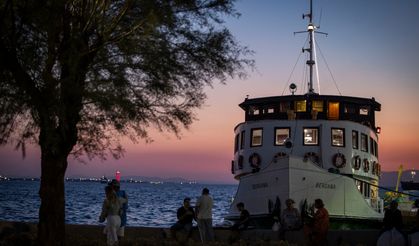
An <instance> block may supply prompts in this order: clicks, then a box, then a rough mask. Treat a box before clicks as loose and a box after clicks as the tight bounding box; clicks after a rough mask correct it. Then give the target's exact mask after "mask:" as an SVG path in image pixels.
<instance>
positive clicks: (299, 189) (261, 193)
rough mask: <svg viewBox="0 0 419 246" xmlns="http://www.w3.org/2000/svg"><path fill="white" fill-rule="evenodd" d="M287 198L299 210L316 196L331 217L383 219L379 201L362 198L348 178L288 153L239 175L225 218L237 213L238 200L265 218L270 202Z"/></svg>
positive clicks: (269, 211) (271, 207)
mask: <svg viewBox="0 0 419 246" xmlns="http://www.w3.org/2000/svg"><path fill="white" fill-rule="evenodd" d="M288 198H291V199H293V200H294V201H295V202H296V205H297V206H298V207H299V208H300V209H301V207H302V206H303V204H304V202H306V203H307V204H308V205H309V206H308V207H310V205H311V204H313V203H314V200H315V199H318V198H320V199H322V200H323V202H324V203H325V207H326V209H327V210H328V211H329V214H330V217H331V218H335V219H342V220H347V219H356V220H365V219H366V220H381V219H382V218H383V213H382V201H381V200H379V201H371V200H369V199H365V198H364V197H363V195H362V194H361V193H360V192H359V191H358V189H357V187H356V184H355V180H354V179H352V178H351V177H348V176H344V175H342V174H336V173H330V172H328V171H327V170H325V169H323V168H320V167H318V166H317V165H315V164H314V163H312V162H311V161H310V160H304V159H303V158H301V157H298V156H287V157H282V158H280V159H278V160H277V161H276V162H272V163H271V164H270V165H268V166H267V167H266V168H264V169H262V170H260V171H259V172H256V173H252V174H248V175H244V176H242V177H241V178H240V185H239V187H238V190H237V193H236V196H235V199H234V202H233V203H232V205H231V207H230V211H229V216H228V217H227V219H229V218H230V219H234V218H237V217H238V216H239V213H238V211H237V210H236V204H237V203H239V202H243V203H244V204H245V207H246V209H247V210H248V211H249V212H250V214H251V215H252V216H254V217H266V216H269V215H270V214H271V212H272V209H273V206H272V204H275V203H277V201H278V199H279V201H280V202H281V204H282V209H284V208H285V207H284V202H285V200H286V199H288ZM274 206H275V205H274ZM277 206H278V204H277Z"/></svg>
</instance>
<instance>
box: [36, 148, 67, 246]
mask: <svg viewBox="0 0 419 246" xmlns="http://www.w3.org/2000/svg"><path fill="white" fill-rule="evenodd" d="M41 149H43V148H41ZM42 152H49V151H44V149H43V150H42ZM49 153H50V152H49ZM41 167H42V174H41V187H40V190H39V196H40V198H41V207H40V209H39V224H38V243H39V245H45V246H51V245H64V238H65V194H64V175H65V171H66V169H67V156H57V155H52V154H45V153H42V160H41Z"/></svg>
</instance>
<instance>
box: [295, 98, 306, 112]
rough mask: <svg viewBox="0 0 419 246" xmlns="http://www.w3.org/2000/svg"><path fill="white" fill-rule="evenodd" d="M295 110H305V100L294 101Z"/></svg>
mask: <svg viewBox="0 0 419 246" xmlns="http://www.w3.org/2000/svg"><path fill="white" fill-rule="evenodd" d="M295 111H296V112H306V111H307V101H306V100H302V101H295Z"/></svg>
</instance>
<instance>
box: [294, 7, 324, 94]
mask: <svg viewBox="0 0 419 246" xmlns="http://www.w3.org/2000/svg"><path fill="white" fill-rule="evenodd" d="M306 17H308V18H309V21H308V26H307V31H301V32H294V34H296V33H306V32H308V35H309V47H308V48H303V52H305V51H308V52H309V54H310V56H309V60H307V62H306V64H307V65H308V66H309V69H310V76H309V79H308V92H307V94H316V92H315V91H314V88H313V66H314V65H315V64H316V61H315V60H314V59H313V54H314V52H315V50H314V49H315V48H314V33H320V34H324V35H327V33H324V32H318V31H315V29H317V28H319V27H316V26H315V25H314V24H313V0H310V12H309V13H308V14H303V19H305V18H306Z"/></svg>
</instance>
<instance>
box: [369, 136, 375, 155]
mask: <svg viewBox="0 0 419 246" xmlns="http://www.w3.org/2000/svg"><path fill="white" fill-rule="evenodd" d="M370 151H371V154H373V155H375V148H374V140H373V139H372V137H370Z"/></svg>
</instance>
